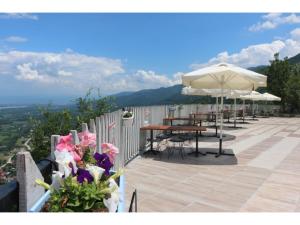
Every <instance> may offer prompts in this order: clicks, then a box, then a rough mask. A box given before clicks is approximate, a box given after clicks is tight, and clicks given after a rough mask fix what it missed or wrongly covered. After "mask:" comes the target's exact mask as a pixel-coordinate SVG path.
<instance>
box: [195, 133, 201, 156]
mask: <svg viewBox="0 0 300 225" xmlns="http://www.w3.org/2000/svg"><path fill="white" fill-rule="evenodd" d="M200 134H201V131H200ZM198 155H199V148H198V131H196V156H197V157H198Z"/></svg>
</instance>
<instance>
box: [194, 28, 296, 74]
mask: <svg viewBox="0 0 300 225" xmlns="http://www.w3.org/2000/svg"><path fill="white" fill-rule="evenodd" d="M290 34H291V38H288V39H285V40H276V41H273V42H270V43H264V44H257V45H250V46H248V47H246V48H243V49H241V50H240V51H239V52H236V53H232V54H229V53H228V52H227V51H224V52H221V53H219V54H218V55H217V56H215V57H213V58H211V59H210V60H209V61H208V62H207V63H195V64H192V65H190V67H191V68H192V69H198V68H201V67H204V66H208V65H212V64H216V63H220V62H228V63H232V64H235V65H239V66H241V67H245V68H247V67H252V66H258V65H266V64H268V63H269V60H271V59H273V56H274V54H275V53H277V52H279V53H280V57H282V58H283V57H286V56H287V57H292V56H294V55H296V54H298V53H300V38H299V37H300V29H299V28H297V29H295V30H293V31H292V32H291V33H290Z"/></svg>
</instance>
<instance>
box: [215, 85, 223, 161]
mask: <svg viewBox="0 0 300 225" xmlns="http://www.w3.org/2000/svg"><path fill="white" fill-rule="evenodd" d="M222 142H223V84H222V85H221V124H220V139H219V154H218V155H216V156H220V155H221V154H222Z"/></svg>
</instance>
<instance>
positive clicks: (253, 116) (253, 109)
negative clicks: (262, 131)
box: [252, 100, 254, 120]
mask: <svg viewBox="0 0 300 225" xmlns="http://www.w3.org/2000/svg"><path fill="white" fill-rule="evenodd" d="M252 119H253V120H254V100H252Z"/></svg>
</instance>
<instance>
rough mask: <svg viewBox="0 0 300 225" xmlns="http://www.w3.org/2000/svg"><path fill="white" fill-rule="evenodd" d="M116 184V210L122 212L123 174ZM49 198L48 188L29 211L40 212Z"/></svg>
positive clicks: (123, 204)
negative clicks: (118, 196)
mask: <svg viewBox="0 0 300 225" xmlns="http://www.w3.org/2000/svg"><path fill="white" fill-rule="evenodd" d="M117 183H118V185H119V191H120V198H121V200H120V203H119V205H118V210H117V212H118V213H119V212H124V211H125V210H124V206H125V178H124V175H121V176H120V177H119V179H118V182H117ZM49 198H50V191H49V190H48V191H47V192H45V194H44V195H42V196H41V198H40V199H39V200H37V201H36V203H35V204H34V205H33V206H32V207H31V208H30V209H29V212H40V211H41V209H42V208H43V206H44V205H45V203H46V202H47V201H48V199H49Z"/></svg>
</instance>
